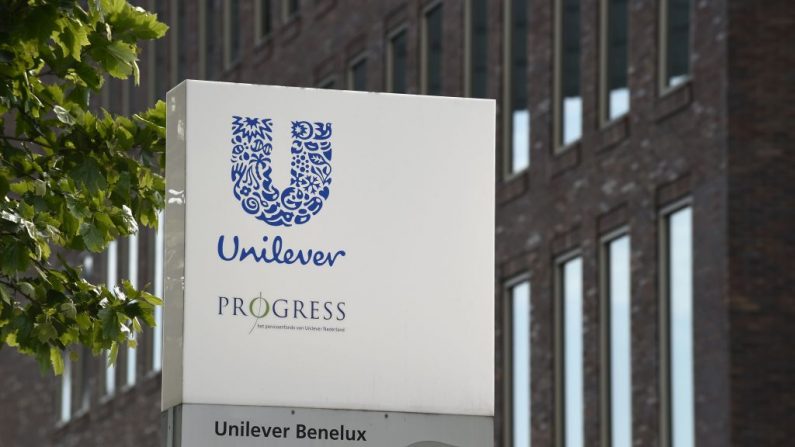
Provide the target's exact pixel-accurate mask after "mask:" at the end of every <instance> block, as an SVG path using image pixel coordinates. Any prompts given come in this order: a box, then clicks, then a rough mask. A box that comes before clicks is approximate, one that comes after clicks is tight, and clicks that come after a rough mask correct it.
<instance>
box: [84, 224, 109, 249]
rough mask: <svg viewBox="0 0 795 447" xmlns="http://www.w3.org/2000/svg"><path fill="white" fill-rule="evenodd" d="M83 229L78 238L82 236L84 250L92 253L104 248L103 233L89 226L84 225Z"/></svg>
mask: <svg viewBox="0 0 795 447" xmlns="http://www.w3.org/2000/svg"><path fill="white" fill-rule="evenodd" d="M83 228H84V230H85V231H83V229H81V231H80V236H82V238H83V243H84V244H85V246H86V248H87V249H89V250H91V251H93V252H94V253H98V252H100V251H102V250H103V249H104V248H105V237H104V233H103V232H101V231H99V229H97V227H95V226H94V225H90V224H84V225H83Z"/></svg>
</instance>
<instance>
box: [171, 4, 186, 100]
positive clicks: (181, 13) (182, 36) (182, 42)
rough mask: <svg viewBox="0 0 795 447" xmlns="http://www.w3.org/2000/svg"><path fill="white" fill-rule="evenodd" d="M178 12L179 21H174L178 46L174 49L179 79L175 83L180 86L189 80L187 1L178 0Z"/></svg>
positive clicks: (176, 71)
mask: <svg viewBox="0 0 795 447" xmlns="http://www.w3.org/2000/svg"><path fill="white" fill-rule="evenodd" d="M176 1H177V4H176V10H177V14H176V16H177V19H176V20H175V21H174V23H176V26H177V29H176V30H174V31H176V35H177V39H176V41H177V45H176V48H175V49H174V52H175V53H177V54H176V58H175V59H176V65H177V67H176V70H175V73H176V76H177V79H176V80H175V82H174V85H176V84H179V83H180V82H182V81H184V80H185V78H187V72H188V14H187V11H186V10H185V8H186V7H187V5H186V3H187V0H176Z"/></svg>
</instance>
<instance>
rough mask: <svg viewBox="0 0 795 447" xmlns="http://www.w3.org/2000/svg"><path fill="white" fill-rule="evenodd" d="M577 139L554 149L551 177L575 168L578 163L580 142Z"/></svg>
mask: <svg viewBox="0 0 795 447" xmlns="http://www.w3.org/2000/svg"><path fill="white" fill-rule="evenodd" d="M581 141H582V140H577V141H575V142H573V143H569V144H568V145H567V146H564V147H562V148H559V149H557V150H556V151H555V154H554V156H553V157H552V160H551V165H552V177H556V176H558V175H560V174H562V173H564V172H565V171H568V170H570V169H574V168H576V167H577V166H578V165H579V164H580V142H581Z"/></svg>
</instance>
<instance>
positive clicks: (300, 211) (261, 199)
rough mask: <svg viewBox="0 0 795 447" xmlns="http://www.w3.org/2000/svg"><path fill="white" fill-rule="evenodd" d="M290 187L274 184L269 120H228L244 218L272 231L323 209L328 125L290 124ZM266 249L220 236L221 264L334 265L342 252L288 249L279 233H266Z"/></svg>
mask: <svg viewBox="0 0 795 447" xmlns="http://www.w3.org/2000/svg"><path fill="white" fill-rule="evenodd" d="M291 136H292V140H293V141H292V144H291V146H290V153H291V154H292V161H291V163H290V183H289V185H288V186H287V187H285V188H284V189H281V190H280V189H279V188H278V187H277V186H276V185H274V184H273V179H272V178H271V173H272V172H273V167H272V160H271V154H272V153H273V149H274V148H273V121H272V120H271V119H269V118H254V117H241V116H233V117H232V139H231V143H232V160H231V161H232V170H231V177H232V185H233V186H232V192H233V194H234V197H235V199H236V200H237V201H238V202H240V206H241V207H242V208H243V211H245V212H246V213H247V214H250V215H252V216H254V217H255V218H256V219H259V220H261V221H263V222H265V223H266V224H268V225H269V226H272V227H282V228H284V227H291V226H294V225H301V224H305V223H307V222H309V220H310V219H311V218H312V216H315V215H316V214H318V213H319V212H320V210H321V209H322V208H323V204H325V203H326V200H328V198H329V193H330V187H331V123H328V122H309V121H293V122H292V124H291ZM261 241H262V242H264V243H265V244H266V246H244V245H243V243H242V242H241V238H240V237H238V236H233V237H232V238H231V241H230V240H229V239H226V238H225V236H224V235H220V236H219V237H218V245H217V251H218V257H219V258H220V259H222V260H223V261H240V262H243V261H245V260H246V259H250V260H251V261H253V262H257V263H264V264H272V263H275V264H287V265H289V264H300V265H315V266H318V267H321V266H328V267H333V266H334V262H336V261H337V259H338V258H341V257H344V256H345V250H336V251H328V250H323V249H316V248H310V249H303V248H300V249H299V248H292V247H288V245H287V242H286V241H285V240H284V239H283V238H282V236H280V235H275V236H273V237H270V236H268V235H264V236H262V238H261Z"/></svg>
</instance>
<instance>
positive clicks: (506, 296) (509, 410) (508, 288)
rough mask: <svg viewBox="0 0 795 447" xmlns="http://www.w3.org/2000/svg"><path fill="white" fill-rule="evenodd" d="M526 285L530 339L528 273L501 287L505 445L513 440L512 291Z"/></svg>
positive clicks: (529, 281) (529, 280)
mask: <svg viewBox="0 0 795 447" xmlns="http://www.w3.org/2000/svg"><path fill="white" fill-rule="evenodd" d="M523 283H527V287H528V294H529V307H528V311H529V315H528V325H529V326H530V329H529V331H528V332H529V334H530V336H531V337H532V326H533V282H532V281H531V275H530V272H523V273H519V274H517V275H513V276H511V277H509V278H508V279H507V280H505V281H503V285H502V296H503V304H504V310H503V316H502V318H503V334H506V335H505V339H504V340H503V358H504V361H503V364H504V368H505V371H506V372H508V371H510V374H511V376H510V377H511V379H510V380H506V381H505V382H504V389H503V392H504V410H503V411H504V414H505V418H504V420H505V424H504V427H503V434H504V439H505V440H506V444H507V445H513V443H514V439H513V435H514V430H513V428H514V416H515V415H514V411H513V404H514V377H513V366H514V361H513V348H514V324H513V310H514V305H513V304H514V303H513V293H512V292H513V290H514V289H515V288H516V287H517V286H519V285H520V284H523ZM528 347H529V349H530V352H529V358H530V365H531V366H530V367H529V368H528V372H529V374H530V384H529V391H530V396H529V397H530V402H529V403H530V409H528V413H529V415H530V421H528V429H529V434H530V439H531V440H532V434H533V424H532V419H533V411H532V403H533V379H532V378H533V370H532V356H533V346H532V343H528Z"/></svg>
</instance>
